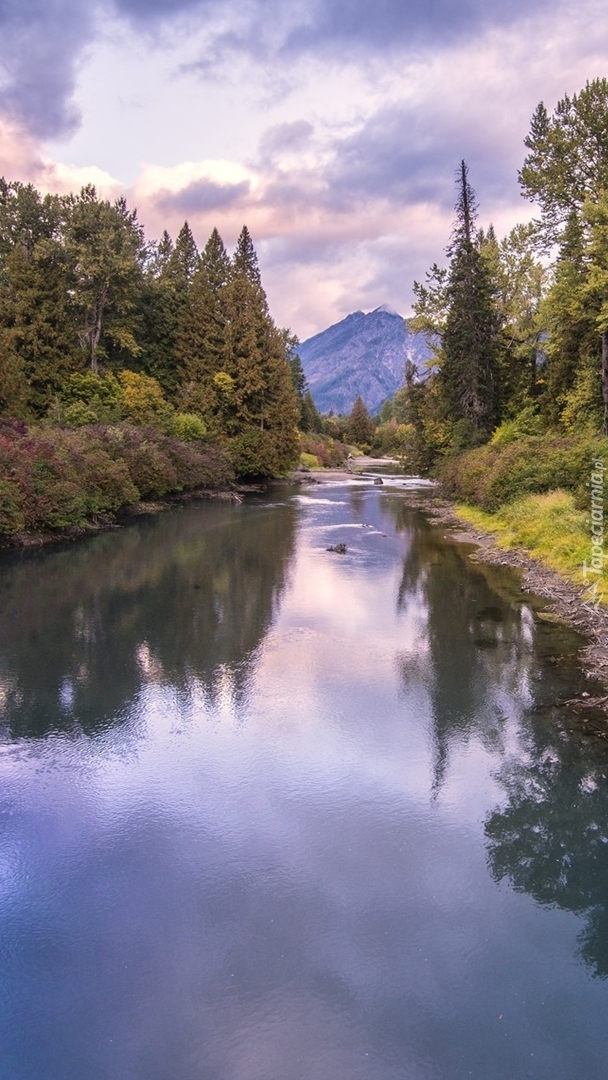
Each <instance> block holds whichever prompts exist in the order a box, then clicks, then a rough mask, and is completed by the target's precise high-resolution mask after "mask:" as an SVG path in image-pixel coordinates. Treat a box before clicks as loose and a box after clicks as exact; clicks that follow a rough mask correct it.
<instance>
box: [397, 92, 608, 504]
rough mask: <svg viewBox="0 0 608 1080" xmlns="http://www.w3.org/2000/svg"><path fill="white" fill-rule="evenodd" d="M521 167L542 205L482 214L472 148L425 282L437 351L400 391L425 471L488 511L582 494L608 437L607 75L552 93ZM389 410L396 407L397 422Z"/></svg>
mask: <svg viewBox="0 0 608 1080" xmlns="http://www.w3.org/2000/svg"><path fill="white" fill-rule="evenodd" d="M525 146H526V149H527V155H526V157H525V160H524V163H523V166H522V168H521V170H520V173H519V183H520V186H521V191H522V194H523V195H524V196H525V198H526V199H527V200H529V201H531V202H532V203H533V204H535V209H536V210H537V212H538V216H537V217H536V218H535V219H533V220H531V221H528V222H526V223H524V224H519V225H516V226H515V227H514V228H513V229H512V230H511V231H510V232H509V234H508V235H507V236H505V237H503V238H502V239H498V238H497V236H496V234H495V231H494V229H493V227H492V226H491V225H490V226H489V227H488V228H487V229H486V230H484V229H483V228H479V227H478V224H477V213H478V211H477V205H476V199H475V193H474V191H473V188H472V186H471V183H470V181H469V170H468V167H467V164H466V163H465V162H464V161H463V162H462V163H461V165H460V167H459V169H458V173H457V182H456V190H457V202H456V220H455V224H454V227H453V231H452V235H451V237H450V240H449V244H448V247H447V251H446V254H447V264H445V265H439V264H437V263H435V264H434V265H433V266H432V267H431V268H430V270H429V271H428V272H427V275H426V280H425V282H424V283H420V282H417V283H415V285H414V291H415V295H416V300H415V305H414V311H415V316H414V320H413V322H414V325H415V326H416V327H417V328H418V329H420V330H424V331H427V332H428V333H429V334H430V335H433V337H432V338H431V340H433V341H434V342H435V343H436V344H435V348H434V353H435V356H434V360H433V363H432V366H431V367H430V370H429V371H428V372H427V373H426V377H425V376H424V374H423V377H422V379H420V378H417V377H416V376H417V374H418V373H416V372H415V371H413V370H411V368H408V369H407V370H406V380H405V386H404V388H403V389H402V390H401V391H399V392H398V394H397V395H396V398H395V399H394V401H393V402H392V405H391V408H392V420H393V427H394V424H395V420H396V419H397V420H399V421H400V422H401V424H402V427H401V439H402V443H403V446H404V450H405V453H406V455H407V456H408V458H409V460H410V462H411V465H412V467H413V468H414V469H415V470H418V471H422V472H428V471H431V472H433V471H435V472H438V473H439V475H441V476H442V477H443V479H444V482H445V483H446V484H447V485H448V488H449V490H450V491H451V492H452V493H453V494H459V495H461V496H462V497H463V498H465V499H466V500H467V501H469V502H473V503H476V504H478V505H480V506H482V507H484V508H485V509H487V510H496V509H497V508H498V507H499V506H500V505H502V504H504V503H505V502H507V501H509V500H510V499H512V498H513V497H515V496H517V495H521V494H524V493H529V492H540V491H546V490H551V489H553V488H556V487H563V488H566V489H567V490H572V491H573V492H575V493H577V494H578V498H579V501H580V500H582V499H584V489H585V483H586V482H587V486H588V481H589V475H588V474H589V471H590V462H591V459H592V458H601V457H602V456H603V455H605V451H606V449H607V448H608V444H607V443H606V441H605V436H606V433H607V429H608V82H607V81H606V79H596V80H594V81H593V82H589V83H587V85H586V86H585V88H584V89H583V90H582V91H581V92H580V93H579V94H575V95H573V97H571V98H570V97H568V96H565V97H564V98H563V99H562V100H561V101H560V102H559V103H558V105H557V107H556V109H555V111H554V113H553V114H552V115H549V114H548V112H547V110H546V108H545V106H544V105H543V104H542V103H541V104H539V106H538V108H537V109H536V111H535V113H534V116H533V118H532V123H531V127H530V132H529V134H528V135H527V137H526V139H525ZM390 420H391V414H390V409H387V414H386V416H385V422H387V421H389V422H390Z"/></svg>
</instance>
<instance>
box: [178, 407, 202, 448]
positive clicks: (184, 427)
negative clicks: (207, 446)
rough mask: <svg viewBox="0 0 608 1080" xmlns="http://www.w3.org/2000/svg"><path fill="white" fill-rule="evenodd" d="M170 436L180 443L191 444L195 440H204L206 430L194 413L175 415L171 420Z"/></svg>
mask: <svg viewBox="0 0 608 1080" xmlns="http://www.w3.org/2000/svg"><path fill="white" fill-rule="evenodd" d="M171 435H174V436H175V438H176V439H179V440H180V442H193V441H194V440H195V439H204V438H205V436H206V435H207V428H206V425H205V423H204V421H203V420H202V419H201V417H200V416H197V415H196V413H176V414H175V416H174V417H173V418H172V420H171Z"/></svg>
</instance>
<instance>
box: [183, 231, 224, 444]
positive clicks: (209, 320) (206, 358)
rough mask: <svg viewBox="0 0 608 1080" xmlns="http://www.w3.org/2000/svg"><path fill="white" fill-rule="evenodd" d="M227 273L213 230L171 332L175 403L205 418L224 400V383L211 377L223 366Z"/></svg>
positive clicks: (220, 409) (216, 411) (220, 243)
mask: <svg viewBox="0 0 608 1080" xmlns="http://www.w3.org/2000/svg"><path fill="white" fill-rule="evenodd" d="M230 275H231V267H230V259H229V257H228V254H227V252H226V248H225V247H224V243H223V241H222V238H221V236H220V234H219V233H218V231H217V229H214V230H213V232H212V234H211V236H210V237H209V240H208V241H207V244H206V246H205V249H204V251H203V253H202V255H201V257H200V260H199V267H198V270H197V271H196V273H195V275H194V277H193V279H192V284H191V287H190V289H189V292H188V294H187V297H186V299H185V301H184V304H183V307H182V311H181V313H180V317H179V321H178V327H177V335H176V357H177V363H178V366H179V371H180V380H181V391H180V398H181V402H182V404H183V405H184V406H185V407H186V408H187V409H189V410H193V411H195V412H200V413H202V414H204V415H205V417H206V418H207V420H208V422H210V423H212V417H213V415H214V414H216V415H217V416H218V417H221V416H222V415H223V414H224V412H225V405H226V385H227V384H224V385H223V387H222V384H221V383H220V384H218V383H217V382H216V380H215V376H216V375H217V374H218V373H219V372H221V371H223V370H224V367H225V359H226V332H227V322H228V313H227V296H226V286H227V285H228V281H229V279H230Z"/></svg>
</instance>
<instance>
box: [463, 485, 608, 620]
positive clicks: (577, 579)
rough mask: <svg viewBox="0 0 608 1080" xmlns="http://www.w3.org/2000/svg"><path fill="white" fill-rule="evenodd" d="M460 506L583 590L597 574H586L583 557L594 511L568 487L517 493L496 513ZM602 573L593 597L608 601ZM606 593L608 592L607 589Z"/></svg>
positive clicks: (507, 543) (471, 519) (474, 522)
mask: <svg viewBox="0 0 608 1080" xmlns="http://www.w3.org/2000/svg"><path fill="white" fill-rule="evenodd" d="M456 512H457V514H458V516H459V517H460V518H462V520H463V521H466V522H467V524H469V525H471V526H472V527H473V528H474V529H478V530H480V531H482V532H489V533H493V534H494V536H495V537H496V542H497V544H498V545H499V546H500V547H503V548H505V549H507V550H510V549H513V548H525V550H526V551H527V552H528V553H529V554H530V555H531V556H532V557H533V558H534V559H539V560H540V561H541V562H542V563H544V564H545V565H546V566H549V567H551V569H552V570H557V572H558V573H559V574H561V575H562V576H563V577H565V578H567V579H568V580H569V581H572V582H573V583H574V584H575V585H578V586H580V588H581V590H585V588H586V587H587V586H589V585H591V583H592V582H593V581H594V580H595V579H596V575H591V574H590V575H589V576H588V577H587V579H585V576H584V572H583V563H585V562H586V563H587V564H589V563H590V561H591V538H590V527H589V513H588V511H585V510H579V509H577V507H576V505H575V499H574V496H573V495H572V494H571V493H569V492H567V491H560V490H558V491H549V492H546V493H544V494H542V495H527V496H524V497H523V498H520V499H515V500H513V501H512V502H510V503H507V504H506V505H505V506H502V507H500V509H499V510H497V511H495V512H494V513H489V512H488V511H486V510H481V509H480V508H479V507H475V506H470V505H467V504H465V503H457V504H456ZM603 580H604V579H603V578H602V577H600V578H599V579H598V589H597V592H594V593H593V594H591V593H590V594H589V597H588V598H589V599H590V600H592V599H596V598H597V599H600V602H601V603H603V604H605V605H606V604H608V587H607V588H606V589H605V590H604V589H603V586H602V581H603ZM602 594H604V595H602Z"/></svg>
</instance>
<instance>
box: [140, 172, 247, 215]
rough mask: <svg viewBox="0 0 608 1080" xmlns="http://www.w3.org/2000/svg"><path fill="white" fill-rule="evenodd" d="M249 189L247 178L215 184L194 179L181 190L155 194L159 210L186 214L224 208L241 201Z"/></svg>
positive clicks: (211, 181) (163, 191)
mask: <svg viewBox="0 0 608 1080" xmlns="http://www.w3.org/2000/svg"><path fill="white" fill-rule="evenodd" d="M250 189H251V183H250V181H249V180H242V181H241V182H240V183H239V184H217V183H215V182H214V181H213V180H205V179H203V180H195V181H194V182H193V183H192V184H189V185H188V187H186V188H183V189H182V190H181V191H166V190H162V191H159V192H158V194H157V195H156V204H157V206H158V207H159V208H160V209H161V210H170V211H175V210H178V211H179V212H180V213H183V214H186V215H193V214H194V215H196V214H201V213H203V214H204V213H208V212H209V211H210V210H224V209H225V208H226V207H229V206H230V207H232V206H234V205H235V204H236V203H242V201H243V199H244V197H245V196H246V195H248V194H249V191H250Z"/></svg>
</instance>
